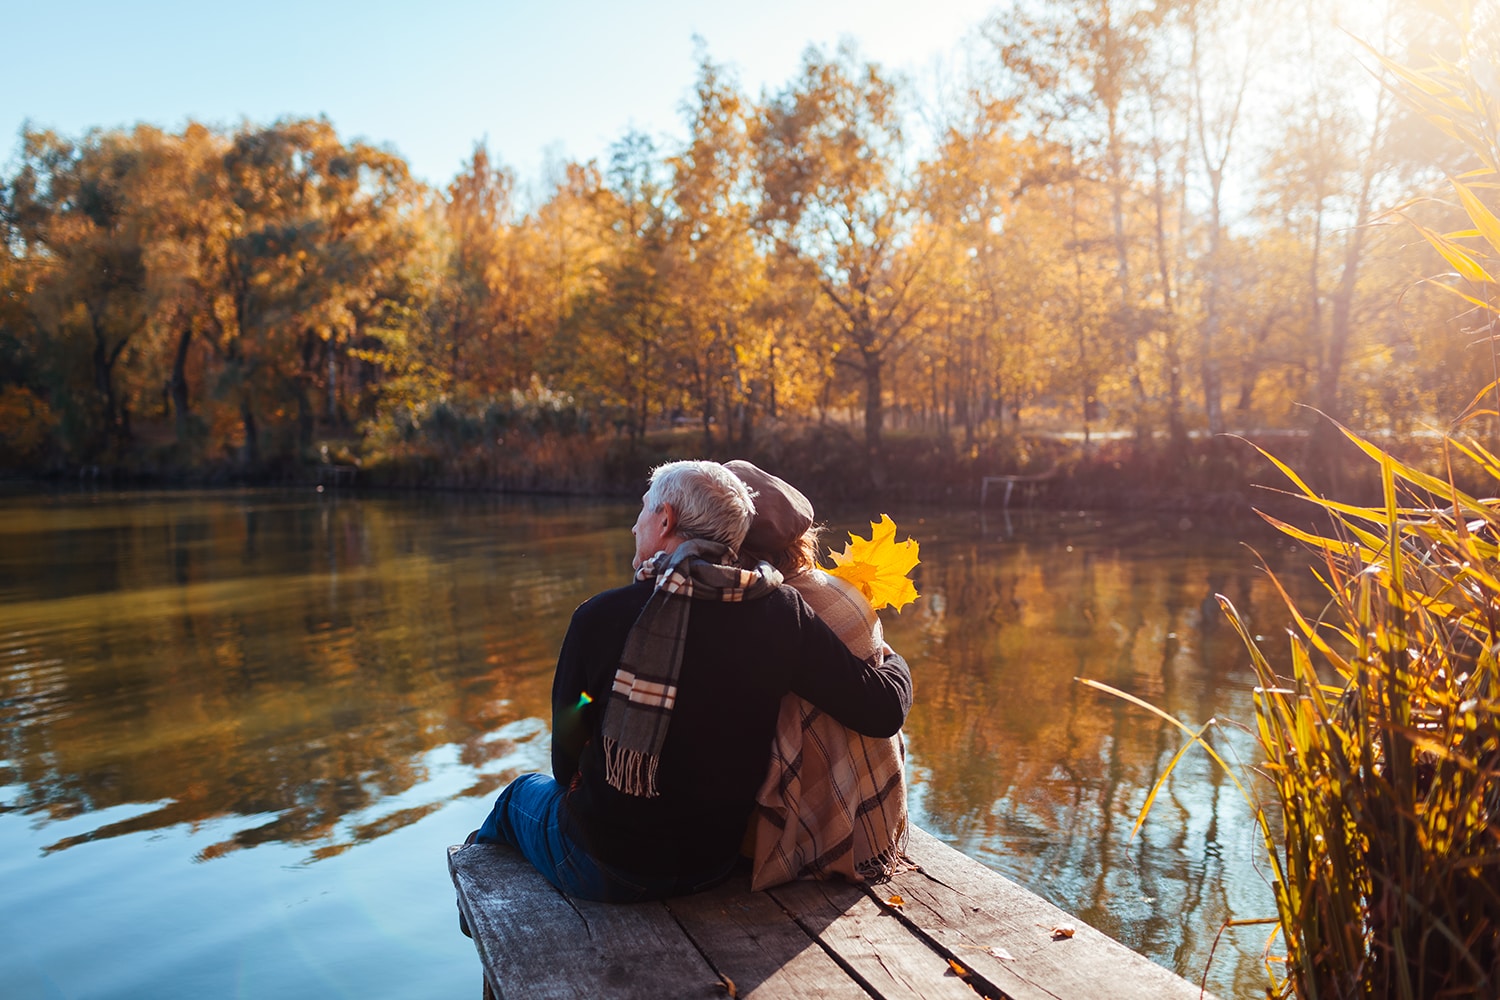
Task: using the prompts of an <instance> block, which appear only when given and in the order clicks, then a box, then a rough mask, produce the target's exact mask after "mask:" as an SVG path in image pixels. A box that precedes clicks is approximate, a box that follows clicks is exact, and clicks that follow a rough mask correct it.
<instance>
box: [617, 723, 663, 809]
mask: <svg viewBox="0 0 1500 1000" xmlns="http://www.w3.org/2000/svg"><path fill="white" fill-rule="evenodd" d="M659 763H661V758H660V757H658V756H657V755H656V754H648V753H643V752H641V751H640V750H629V749H626V748H625V747H622V746H620V744H619V743H618V742H617V741H615V740H613V739H610V738H609V737H607V736H606V737H605V738H604V780H605V781H607V782H609V783H610V785H611V786H613V787H615V788H618V789H619V790H620V791H622V792H624V793H625V794H626V795H634V796H637V797H638V798H643V799H654V798H657V797H658V796H660V795H661V791H660V789H658V788H657V787H656V766H657V765H658V764H659Z"/></svg>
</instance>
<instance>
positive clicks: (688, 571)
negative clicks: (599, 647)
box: [603, 538, 781, 799]
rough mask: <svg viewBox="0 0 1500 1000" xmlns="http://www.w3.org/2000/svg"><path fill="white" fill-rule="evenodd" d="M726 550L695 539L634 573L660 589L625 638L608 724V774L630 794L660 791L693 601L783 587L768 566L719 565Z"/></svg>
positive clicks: (739, 597) (749, 596) (744, 596)
mask: <svg viewBox="0 0 1500 1000" xmlns="http://www.w3.org/2000/svg"><path fill="white" fill-rule="evenodd" d="M728 554H729V548H728V546H725V545H723V544H721V543H719V542H712V541H708V540H707V539H703V538H694V539H689V540H688V541H686V542H683V543H682V544H681V545H679V546H678V547H677V549H676V550H675V551H673V552H672V553H670V554H668V553H667V552H658V553H657V554H656V555H654V556H652V557H651V558H650V559H648V560H646V562H645V563H643V564H642V566H641V568H640V569H639V570H637V571H636V574H635V578H636V579H637V580H649V579H652V578H653V577H654V578H655V579H656V589H655V590H654V591H652V593H651V597H650V598H649V599H648V600H647V601H646V606H645V607H643V608H642V609H641V613H640V616H639V617H638V618H636V620H635V624H634V625H632V626H631V628H630V634H629V635H628V636H627V637H626V639H625V651H624V653H622V654H621V656H620V665H619V667H618V668H616V670H615V683H614V689H613V690H612V691H611V692H610V695H609V702H608V704H606V705H605V707H604V723H603V736H604V740H603V744H604V778H605V780H606V781H608V782H609V783H610V785H612V786H613V787H615V788H618V789H619V790H620V791H622V792H624V793H625V794H626V795H635V796H639V797H641V798H647V799H654V798H656V797H657V796H658V795H660V794H661V791H660V790H659V789H658V788H657V784H656V769H657V766H658V765H659V764H660V762H661V748H662V744H663V743H664V742H665V741H666V738H667V725H668V724H669V723H670V722H671V721H672V708H673V706H674V705H676V703H677V677H678V674H680V673H681V672H682V649H683V646H684V645H685V643H686V641H687V628H688V611H689V610H690V609H691V608H692V604H693V600H700V601H751V600H755V599H757V598H760V597H765V596H766V595H767V594H769V593H771V592H772V591H773V590H775V589H776V588H777V587H778V586H780V585H781V574H780V573H778V572H777V571H776V570H775V569H773V568H772V567H771V564H770V563H764V562H763V563H761V564H760V565H758V566H756V567H755V569H753V570H751V569H740V568H739V567H737V566H724V565H720V564H719V563H718V562H717V560H720V559H724V558H726V557H727V556H728Z"/></svg>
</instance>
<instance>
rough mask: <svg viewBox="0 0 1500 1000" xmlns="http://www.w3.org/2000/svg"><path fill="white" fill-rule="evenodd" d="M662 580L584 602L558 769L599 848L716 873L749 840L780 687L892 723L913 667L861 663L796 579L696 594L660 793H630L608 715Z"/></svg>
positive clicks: (567, 816) (611, 859)
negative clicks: (629, 643) (610, 772)
mask: <svg viewBox="0 0 1500 1000" xmlns="http://www.w3.org/2000/svg"><path fill="white" fill-rule="evenodd" d="M652 586H653V582H652V581H645V582H640V583H635V584H632V585H631V586H628V587H621V588H620V589H618V590H610V591H605V592H604V593H602V594H599V595H598V596H596V597H594V598H592V599H590V600H589V601H587V602H585V603H584V604H583V605H582V606H580V607H579V608H578V610H577V611H576V612H574V614H573V621H572V623H571V624H570V625H569V626H568V634H567V637H566V638H564V640H563V645H562V651H561V653H560V654H559V656H558V662H557V676H556V678H555V680H554V681H553V687H552V773H553V777H555V778H556V779H557V782H558V783H559V784H561V785H562V786H563V787H565V788H567V789H568V793H567V796H566V798H565V799H564V807H563V822H564V824H565V828H566V829H567V832H568V833H569V834H570V835H572V836H573V837H574V838H576V839H577V840H578V841H580V842H581V843H582V844H583V845H584V846H585V848H586V849H587V850H588V851H589V852H590V853H591V854H593V855H594V856H595V857H596V858H598V859H599V860H600V861H603V862H604V863H606V864H609V865H613V866H615V867H618V868H622V869H624V870H626V871H629V872H634V873H639V874H641V875H649V876H671V875H676V876H698V875H701V876H703V877H705V878H707V877H709V876H711V875H714V874H717V873H719V872H721V871H723V870H724V869H725V868H726V867H728V866H729V865H730V864H732V863H733V861H734V858H735V857H736V856H737V855H738V853H739V851H740V845H741V843H742V841H743V839H744V835H745V827H746V823H747V822H748V820H749V817H750V812H751V810H752V809H753V808H754V805H755V794H756V791H757V790H758V789H759V788H760V783H761V781H762V780H763V779H764V778H765V775H766V767H767V765H768V763H769V760H770V747H771V737H772V734H773V733H774V731H775V727H776V716H777V712H778V710H779V708H780V704H781V698H782V696H783V695H784V694H786V693H787V692H788V691H793V692H796V693H797V694H799V695H801V696H802V697H804V698H806V699H807V700H808V701H810V702H812V703H813V704H814V705H817V706H818V707H819V708H822V709H823V710H824V711H826V712H828V713H829V714H830V715H832V716H833V717H834V718H835V719H838V720H839V721H840V722H842V723H843V724H844V725H846V726H848V727H850V728H851V729H855V730H858V731H859V732H861V733H864V734H866V735H868V736H876V737H883V736H890V735H892V734H894V733H895V732H896V731H897V730H898V729H900V728H901V725H902V723H903V722H904V721H905V720H906V713H907V710H908V709H909V708H910V707H911V674H910V672H909V671H908V669H907V665H906V662H905V661H904V660H902V659H901V658H900V657H899V656H894V655H893V656H889V657H887V658H886V659H885V660H884V661H883V662H881V663H878V664H875V665H868V664H865V663H862V662H860V661H859V660H858V659H857V658H855V656H854V654H852V653H850V652H849V650H848V649H847V648H846V647H845V646H844V644H843V643H842V642H841V641H839V638H838V637H837V636H836V635H834V633H833V632H832V631H830V630H829V628H828V627H827V626H826V625H824V624H823V623H822V622H821V621H819V620H818V618H817V617H816V616H815V615H814V614H813V612H812V611H811V609H809V608H808V606H807V603H806V602H805V601H804V600H803V599H802V597H801V595H800V594H798V593H797V592H796V591H795V590H793V589H792V588H790V587H779V588H777V590H776V591H775V592H774V593H772V594H770V595H769V596H767V597H764V598H761V599H759V600H752V601H745V602H743V603H724V602H718V601H707V600H694V601H693V604H692V609H691V611H690V612H689V616H688V633H687V642H686V645H685V647H684V649H683V655H682V672H681V674H680V676H679V680H678V691H677V703H676V707H675V708H674V709H673V711H672V720H671V724H670V726H669V728H668V730H667V737H666V742H665V744H664V745H663V747H662V751H661V763H660V765H659V770H658V780H659V783H660V788H661V794H660V795H659V796H658V797H656V798H652V799H645V798H638V797H635V796H631V795H626V794H624V793H623V792H620V791H618V790H617V789H615V788H613V787H611V786H610V785H609V784H608V783H607V782H606V781H605V780H604V753H603V750H602V749H601V738H600V735H599V732H600V729H599V727H600V720H601V718H602V716H603V712H604V707H605V704H606V703H607V701H608V698H609V692H610V689H611V687H612V685H613V682H614V674H615V668H616V667H617V666H618V665H619V662H620V654H621V651H622V650H623V649H624V647H625V637H626V635H628V634H629V632H630V627H631V626H632V625H633V624H635V620H636V617H637V616H638V615H639V614H640V612H641V608H642V607H644V606H645V604H646V600H647V598H649V597H650V596H651V591H652ZM585 694H586V695H587V697H584V695H585Z"/></svg>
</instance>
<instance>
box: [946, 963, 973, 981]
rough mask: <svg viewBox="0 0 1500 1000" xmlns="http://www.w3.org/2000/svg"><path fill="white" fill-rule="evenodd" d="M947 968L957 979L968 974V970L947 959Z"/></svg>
mask: <svg viewBox="0 0 1500 1000" xmlns="http://www.w3.org/2000/svg"><path fill="white" fill-rule="evenodd" d="M948 967H949V968H950V969H952V970H953V974H954V975H955V976H958V977H959V978H963V977H964V976H967V975H968V974H969V970H968V969H965V968H964V967H963V966H962V965H959V964H958V963H957V962H955V961H953V959H951V958H950V959H948Z"/></svg>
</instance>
